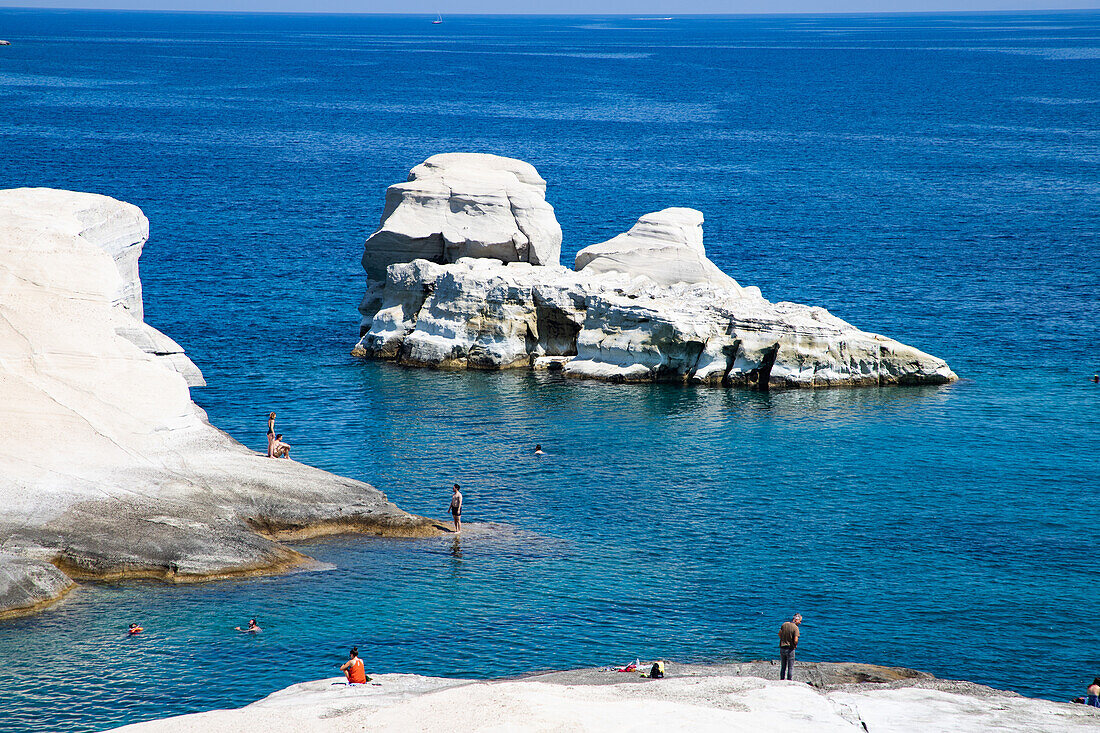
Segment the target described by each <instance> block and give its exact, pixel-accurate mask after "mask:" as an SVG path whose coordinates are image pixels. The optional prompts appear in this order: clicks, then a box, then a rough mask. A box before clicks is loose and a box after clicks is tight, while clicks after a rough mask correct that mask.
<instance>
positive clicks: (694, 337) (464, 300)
mask: <svg viewBox="0 0 1100 733" xmlns="http://www.w3.org/2000/svg"><path fill="white" fill-rule="evenodd" d="M502 160H503V161H507V166H508V171H509V175H510V176H514V177H515V179H516V180H517V181H519V180H520V178H521V176H520V175H519V174H513V173H512V171H513V170H521V171H526V170H527V169H525V168H521V166H525V165H526V164H521V163H520V161H512V160H509V159H498V158H494V157H492V156H468V155H453V156H447V155H445V156H435V157H433V158H430V159H429V160H428V161H427V162H426V163H424V164H423V165H421V166H417V167H416V168H414V169H413V175H412V177H411V178H412V179H413V180H416V181H418V182H422V181H431V185H430V187H429V188H430V192H429V193H423V191H422V188H421V187H420V184H419V183H418V186H417V187H412V186H410V185H407V184H400V185H399V186H396V187H391V188H390V192H389V193H388V194H387V204H386V213H385V214H384V215H383V229H382V230H380V232H379V233H376V234H375V235H374V236H373V237H372V238H371V240H368V242H367V250H366V253H365V254H364V259H363V264H364V267H365V268H366V269H367V274H368V276H369V278H370V279H369V281H368V288H367V294H366V296H365V297H364V298H363V301H362V304H361V305H360V312H361V313H362V315H363V322H362V325H361V327H360V341H359V343H358V344H357V345H356V347H355V349H354V350H353V351H352V353H353V354H355V355H357V356H364V357H371V358H378V359H391V360H394V361H397V362H398V363H401V364H406V365H410V366H427V367H437V368H444V369H512V368H531V367H533V368H547V369H560V370H561V371H563V372H564V373H565V374H566V375H568V376H573V377H584V378H591V379H604V380H610V381H623V382H647V381H672V382H686V383H699V384H709V385H723V386H734V387H746V388H753V389H768V388H774V387H841V386H847V387H853V386H870V385H888V384H943V383H946V382H950V381H953V380H954V379H956V376H955V374H954V372H952V371H951V369H950V367H948V365H947V363H946V362H944V361H943V360H942V359H938V358H936V357H934V356H931V355H929V354H926V353H924V352H922V351H920V350H918V349H915V348H913V347H911V346H906V345H905V344H902V343H900V342H898V341H895V340H894V339H891V338H887V337H885V336H880V335H878V334H874V333H867V332H865V331H861V330H859V329H858V328H856V327H855V326H853V325H851V324H849V323H846V322H845V321H843V320H841V319H839V318H837V317H835V316H833V315H831V314H830V313H829V312H828V311H826V310H824V309H823V308H815V307H811V306H805V305H799V304H797V303H786V302H779V303H772V302H769V301H767V300H765V299H764V298H763V297H761V294H760V290H759V289H758V288H755V287H743V286H742V285H740V284H739V283H738V282H737V281H735V280H734V279H733V278H732V277H730V276H729V275H727V274H726V273H724V272H722V271H721V270H720V269H719V268H718V267H717V266H716V265H715V264H714V263H713V262H711V261H710V259H709V258H708V257H707V256H706V251H705V250H704V247H703V215H702V213H701V212H699V211H696V210H694V209H686V208H671V209H664V210H662V211H658V212H654V213H651V214H646V215H645V216H642V217H641V218H640V219H639V220H638V222H637V223H636V224H635V225H634V226H633V227H632V228H631V229H630V230H629V231H628V232H625V233H623V234H621V235H619V236H617V237H615V238H613V239H611V240H609V241H607V242H601V243H599V244H594V245H591V246H589V247H585V248H584V249H582V250H581V251H580V252H579V253H578V254H577V257H576V269H577V271H572V270H567V269H565V268H563V267H559V266H557V265H556V264H554V263H556V261H557V255H556V247H557V246H558V242H560V230H558V229H556V224H555V225H554V226H551V225H550V224H549V223H548V222H544V223H543V225H542V227H541V228H542V229H543V230H551V229H553V230H554V231H555V232H558V236H557V237H556V239H555V240H554V242H555V244H554V246H555V255H554V257H553V262H551V261H550V259H549V258H537V259H536V258H534V257H520V256H517V255H516V252H515V251H512V250H509V249H508V247H507V246H504V247H503V249H501V248H500V247H498V246H496V245H494V246H492V247H487V246H478V247H469V246H464V247H462V248H458V249H455V250H454V253H455V254H456V255H458V254H465V255H471V256H462V257H451V256H440V254H439V253H438V252H435V251H434V250H433V253H432V255H431V256H430V257H426V258H425V257H423V256H422V254H421V250H420V249H418V248H417V247H404V248H402V247H398V246H393V247H381V248H380V245H381V244H384V243H386V242H393V241H397V240H394V239H393V238H392V237H391V235H390V234H384V233H385V232H388V231H390V230H391V229H392V230H393V231H406V232H409V233H410V235H409V236H411V234H412V233H416V232H423V231H429V230H430V231H433V232H434V231H435V230H437V229H440V228H441V227H442V228H443V229H446V225H445V224H438V223H437V222H440V221H443V222H446V221H448V216H450V214H448V213H447V212H449V211H452V210H453V209H454V206H453V205H444V203H442V201H443V199H441V198H440V197H441V196H443V194H442V193H440V192H442V191H444V190H445V192H446V195H445V197H444V198H445V199H446V201H452V202H453V201H466V200H470V199H472V198H476V197H477V196H479V195H483V188H482V187H481V186H480V184H478V183H477V182H478V181H479V180H480V177H479V176H496V175H498V173H499V167H500V166H501V165H504V164H503V163H500V162H499V161H502ZM435 161H438V163H437V162H435ZM425 168H426V169H427V170H429V171H431V172H432V175H431V176H427V174H425V173H420V172H419V171H421V170H422V169H425ZM450 170H459V171H461V172H462V175H461V176H460V175H453V176H449V175H448V174H447V171H450ZM441 171H442V172H441ZM479 171H480V172H479ZM437 174H438V175H437ZM527 175H528V176H529V177H537V174H536V173H534V169H530V171H529V172H528V173H527ZM509 180H511V178H510V179H509ZM532 180H533V178H532ZM537 184H538V185H537V191H538V194H539V197H540V198H539V199H538V200H539V201H541V200H542V199H541V195H542V193H543V191H544V184H543V183H542V179H541V178H538V179H537ZM524 185H530V184H527V183H524ZM414 194H415V195H414ZM501 208H502V207H501V206H499V205H495V206H481V205H479V206H472V207H459V209H460V216H461V222H462V227H461V229H462V231H466V232H470V231H483V230H484V231H492V232H496V231H500V232H506V231H511V228H510V227H511V225H510V224H507V222H506V225H505V226H502V227H501V226H497V224H498V222H499V220H500V219H501V216H500V214H499V210H500V209H501ZM547 209H548V205H547ZM440 212H443V213H440ZM542 215H543V216H544V217H545V216H549V217H550V218H552V217H553V212H552V210H549V211H547V210H542ZM504 218H505V219H507V217H504ZM516 221H517V222H518V221H519V218H518V217H517V219H516ZM540 221H543V220H542V219H540ZM425 222H427V224H424V226H422V227H421V228H420V229H418V228H417V226H419V224H418V223H425ZM518 226H519V225H518V224H517V227H518ZM383 234H384V236H382V235H383ZM409 236H407V237H405V239H402V240H401V241H402V242H404V241H406V240H409ZM432 236H434V235H432ZM429 238H430V237H429ZM502 238H503V236H502V235H501V236H495V237H487V236H479V237H476V238H475V239H477V240H478V241H489V240H494V241H497V240H501V239H502ZM459 239H461V237H458V236H452V237H450V238H447V241H451V240H456V241H457V240H459ZM417 241H424V242H426V241H427V240H426V239H424V238H421V239H418V240H417ZM532 241H533V240H532ZM402 246H403V245H402ZM380 251H384V252H385V253H386V256H385V257H384V258H381V259H380V258H379V257H378V252H380ZM387 263H388V266H387V267H386V268H385V281H384V283H379V282H376V280H377V279H378V278H379V277H380V267H381V265H382V264H387Z"/></svg>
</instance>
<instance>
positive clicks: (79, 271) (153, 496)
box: [0, 189, 435, 613]
mask: <svg viewBox="0 0 1100 733" xmlns="http://www.w3.org/2000/svg"><path fill="white" fill-rule="evenodd" d="M147 233H148V222H147V221H146V219H145V217H144V216H143V215H142V214H141V211H140V210H138V209H137V207H135V206H132V205H130V204H125V203H122V202H119V201H116V200H114V199H111V198H108V197H105V196H97V195H93V194H83V193H73V192H69V191H55V190H49V189H15V190H7V191H0V428H2V429H0V433H2V434H3V435H4V450H3V451H0V551H2V552H3V553H4V554H0V613H3V612H5V611H14V610H19V609H32V610H33V609H35V608H37V607H39V606H41V605H42V603H43V601H44V600H46V599H47V598H48V597H49V596H50V595H51V594H53V595H57V594H60V593H61V592H63V590H64V589H65V588H67V587H68V584H69V582H68V581H67V579H64V576H61V575H60V573H57V572H56V571H53V570H51V569H46V568H45V567H44V566H43V565H42V561H48V562H50V563H53V565H54V566H57V567H59V568H61V569H63V570H65V571H66V572H67V573H68V574H69V575H71V576H75V577H124V576H131V577H132V576H145V577H162V578H167V579H172V580H189V579H200V578H204V577H220V576H228V575H235V574H243V573H251V572H263V571H268V570H272V569H278V568H283V567H287V566H289V565H293V564H299V563H302V562H304V561H306V560H307V559H308V558H305V557H304V556H302V555H300V554H298V553H297V552H294V551H293V550H290V549H288V548H286V547H283V546H282V545H280V544H278V543H277V542H276V541H274V539H273V538H274V537H277V536H279V535H280V534H282V533H288V532H289V533H301V532H303V531H305V530H306V529H307V528H313V529H312V531H313V532H314V533H317V532H321V531H323V528H325V527H329V528H331V529H332V531H348V530H361V531H374V532H379V533H392V534H412V535H415V534H426V533H432V532H434V531H435V530H433V528H432V525H431V523H429V522H428V521H427V520H424V519H422V518H419V517H414V516H411V515H408V514H406V513H405V512H402V511H401V510H399V509H398V508H397V507H395V506H394V505H393V504H391V503H390V502H389V501H387V500H386V497H385V496H384V495H383V494H382V493H381V492H379V491H377V490H376V489H374V488H373V487H372V486H370V485H368V484H364V483H361V482H358V481H353V480H350V479H345V478H341V477H339V476H334V475H332V474H329V473H326V472H324V471H320V470H318V469H315V468H311V467H309V466H305V465H302V464H300V463H297V462H294V461H286V460H274V459H268V458H265V457H261V456H259V455H257V454H256V453H254V452H252V451H250V450H248V449H247V448H245V447H244V446H242V445H240V444H239V443H237V442H236V441H234V440H233V439H231V438H230V437H229V436H228V435H226V434H225V433H223V432H221V431H220V430H217V429H216V428H214V427H212V426H211V425H210V424H209V423H208V422H207V421H206V416H205V413H203V411H202V410H201V409H200V408H199V407H197V406H196V405H195V404H194V403H193V402H192V401H191V398H190V392H189V390H188V384H187V380H188V379H190V380H191V381H192V382H193V383H194V382H197V381H201V374H199V373H198V369H197V368H195V367H194V365H193V364H191V362H190V360H189V359H187V357H186V356H185V355H184V354H183V350H182V349H180V347H179V346H178V345H177V344H175V342H173V341H172V340H171V339H168V338H167V337H166V336H164V335H163V334H161V333H160V332H159V331H157V330H156V329H154V328H152V327H150V326H148V325H146V324H145V323H143V322H142V321H141V320H140V316H141V300H140V292H141V291H140V284H139V283H138V282H137V281H136V278H137V256H138V254H139V253H140V250H141V245H142V244H143V243H144V241H145V238H146V236H147ZM257 417H258V420H259V421H260V426H261V427H260V429H261V430H262V429H263V427H262V426H263V415H262V414H261V415H258V416H257ZM318 528H320V529H318ZM51 568H52V566H51ZM5 578H6V579H7V580H5ZM5 583H6V585H5Z"/></svg>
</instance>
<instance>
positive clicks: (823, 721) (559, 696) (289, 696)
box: [118, 670, 1100, 733]
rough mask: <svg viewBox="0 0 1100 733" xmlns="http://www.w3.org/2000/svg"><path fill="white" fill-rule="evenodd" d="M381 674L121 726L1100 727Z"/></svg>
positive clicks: (742, 681)
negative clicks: (359, 681)
mask: <svg viewBox="0 0 1100 733" xmlns="http://www.w3.org/2000/svg"><path fill="white" fill-rule="evenodd" d="M594 675H603V679H596V678H594ZM374 680H375V682H377V683H379V684H378V685H377V686H375V685H364V686H358V685H357V686H353V687H348V686H346V685H343V684H339V682H340V680H339V679H327V680H318V681H315V682H306V683H303V684H299V685H294V686H292V687H288V688H287V689H285V690H282V691H280V692H276V693H274V694H272V695H270V696H268V697H267V698H264V699H263V700H260V701H259V702H256V703H253V704H252V705H249V706H247V707H244V708H240V709H237V710H215V711H212V712H208V713H198V714H194V715H185V716H181V717H176V718H167V719H164V720H158V721H152V722H148V723H140V724H137V725H131V726H127V727H124V728H120V729H118V730H121V731H127V732H130V733H157V732H159V731H165V732H167V731H171V732H172V733H191V732H194V733H223V732H224V733H230V732H231V731H232V732H233V733H236V731H246V730H262V731H265V732H266V733H283V732H284V731H286V732H290V731H295V732H298V731H301V732H302V733H310V732H312V731H330V730H370V731H394V732H398V731H401V732H405V731H420V730H423V731H429V730H431V731H435V730H440V731H444V730H446V731H530V732H532V733H535V732H541V731H601V732H602V731H607V732H608V733H623V732H624V731H638V732H642V731H654V730H659V731H685V732H688V731H690V732H695V731H716V732H718V731H721V732H722V733H729V732H730V731H741V732H744V733H760V732H761V731H766V732H767V733H806V732H807V731H813V732H814V733H817V732H818V731H821V732H830V731H835V732H836V733H867V731H871V733H914V732H915V731H919V732H920V733H987V732H988V731H991V730H1006V731H1009V730H1010V731H1033V732H1036V733H1038V732H1048V733H1055V732H1057V733H1072V732H1074V731H1082V732H1083V731H1086V730H1089V731H1091V730H1096V726H1097V725H1098V724H1100V714H1098V713H1100V711H1095V712H1094V711H1090V710H1086V709H1084V707H1085V706H1083V705H1071V704H1068V703H1052V702H1047V701H1045V700H1033V699H1029V698H1024V697H1020V696H1018V695H1014V694H1012V693H1004V692H1000V691H997V690H993V689H990V688H988V687H981V686H979V685H973V684H969V683H960V682H951V681H946V680H929V679H921V680H906V681H901V682H895V683H888V684H869V683H865V684H843V685H829V686H827V687H825V688H815V687H811V686H809V685H807V684H804V683H802V682H779V681H777V680H775V679H774V678H773V679H770V680H766V679H762V678H760V677H754V676H736V675H735V674H729V673H724V672H722V671H720V670H716V671H714V672H711V673H706V674H691V673H690V672H688V673H686V674H685V676H673V677H667V678H665V679H662V680H639V679H638V678H637V677H636V676H634V675H624V674H619V673H616V672H604V673H594V672H592V671H586V670H580V671H578V672H570V673H555V674H551V675H544V676H537V677H533V678H527V679H523V680H510V681H499V682H475V681H470V680H452V679H440V678H432V677H419V676H415V675H395V674H383V675H377V676H375V678H374ZM334 683H336V684H334Z"/></svg>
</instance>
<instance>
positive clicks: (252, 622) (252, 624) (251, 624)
mask: <svg viewBox="0 0 1100 733" xmlns="http://www.w3.org/2000/svg"><path fill="white" fill-rule="evenodd" d="M237 631H244V632H247V633H249V634H258V633H259V632H261V631H263V629H261V628H260V625H259V624H257V623H256V619H254V618H250V619H248V628H247V629H242V628H241V627H240V626H238V627H237Z"/></svg>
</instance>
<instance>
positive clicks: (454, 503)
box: [451, 484, 462, 534]
mask: <svg viewBox="0 0 1100 733" xmlns="http://www.w3.org/2000/svg"><path fill="white" fill-rule="evenodd" d="M451 516H452V517H454V520H455V534H458V533H459V532H461V531H462V492H461V491H459V490H458V484H455V487H454V488H453V489H451Z"/></svg>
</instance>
